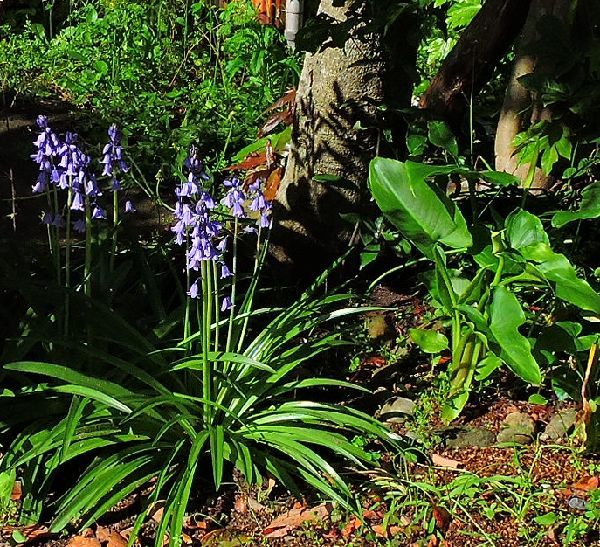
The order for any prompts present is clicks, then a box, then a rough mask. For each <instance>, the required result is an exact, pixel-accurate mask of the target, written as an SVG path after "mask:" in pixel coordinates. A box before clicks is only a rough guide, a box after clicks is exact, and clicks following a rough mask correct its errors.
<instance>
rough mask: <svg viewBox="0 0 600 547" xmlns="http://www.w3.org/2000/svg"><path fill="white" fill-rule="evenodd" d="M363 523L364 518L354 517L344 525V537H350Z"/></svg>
mask: <svg viewBox="0 0 600 547" xmlns="http://www.w3.org/2000/svg"><path fill="white" fill-rule="evenodd" d="M362 525H363V523H362V520H360V519H359V518H358V517H356V516H355V517H352V518H351V519H350V520H349V521H348V522H347V523H346V526H344V528H343V530H342V537H344V538H349V537H350V536H351V535H352V534H353V533H354V532H356V530H358V529H359V528H360V527H361V526H362Z"/></svg>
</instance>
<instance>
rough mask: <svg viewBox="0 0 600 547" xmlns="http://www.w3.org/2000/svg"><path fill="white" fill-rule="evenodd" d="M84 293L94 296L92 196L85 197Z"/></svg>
mask: <svg viewBox="0 0 600 547" xmlns="http://www.w3.org/2000/svg"><path fill="white" fill-rule="evenodd" d="M83 276H84V294H85V295H86V296H87V297H88V298H90V297H91V296H92V208H91V206H90V198H89V197H88V196H86V197H85V263H84V268H83Z"/></svg>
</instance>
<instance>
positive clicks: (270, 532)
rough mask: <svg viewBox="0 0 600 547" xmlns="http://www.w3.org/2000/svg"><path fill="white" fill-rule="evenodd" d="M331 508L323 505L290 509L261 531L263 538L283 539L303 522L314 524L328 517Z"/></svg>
mask: <svg viewBox="0 0 600 547" xmlns="http://www.w3.org/2000/svg"><path fill="white" fill-rule="evenodd" d="M330 512H331V507H330V506H329V505H327V504H325V503H323V504H321V505H318V506H317V507H313V508H312V509H311V508H302V507H296V508H294V509H290V510H289V511H288V512H287V513H284V514H283V515H281V516H279V517H277V518H276V519H275V520H274V521H273V522H271V524H269V525H268V526H267V527H266V528H265V529H264V530H263V532H262V533H263V536H265V537H268V538H281V537H285V536H286V535H287V534H288V533H289V532H291V531H292V530H295V529H296V528H299V527H300V526H302V524H304V523H305V522H315V521H319V520H322V519H325V518H327V517H328V516H329V514H330Z"/></svg>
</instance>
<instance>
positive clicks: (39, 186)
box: [31, 171, 48, 194]
mask: <svg viewBox="0 0 600 547" xmlns="http://www.w3.org/2000/svg"><path fill="white" fill-rule="evenodd" d="M46 188H48V174H47V173H45V172H43V171H42V172H41V173H40V174H39V175H38V178H37V181H36V183H35V185H34V186H32V187H31V191H32V192H33V193H34V194H41V193H42V192H45V191H46Z"/></svg>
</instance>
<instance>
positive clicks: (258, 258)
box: [237, 224, 262, 353]
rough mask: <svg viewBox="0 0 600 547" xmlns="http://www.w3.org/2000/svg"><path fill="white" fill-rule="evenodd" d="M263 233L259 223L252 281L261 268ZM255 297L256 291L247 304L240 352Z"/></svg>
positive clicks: (240, 347)
mask: <svg viewBox="0 0 600 547" xmlns="http://www.w3.org/2000/svg"><path fill="white" fill-rule="evenodd" d="M261 235H262V227H261V226H260V224H259V225H258V234H257V236H256V254H255V256H254V268H253V269H252V281H256V276H257V275H258V270H259V269H260V261H261V250H260V238H261ZM253 298H254V292H253V291H252V294H251V295H250V301H249V302H248V305H247V306H245V307H244V308H245V309H244V310H243V311H244V312H245V313H246V317H245V318H244V323H243V325H242V331H241V333H240V337H239V340H238V345H237V350H238V353H239V352H240V351H242V346H243V345H244V338H246V330H247V329H248V322H249V321H250V315H249V314H248V312H249V311H250V310H251V309H252V299H253Z"/></svg>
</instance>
